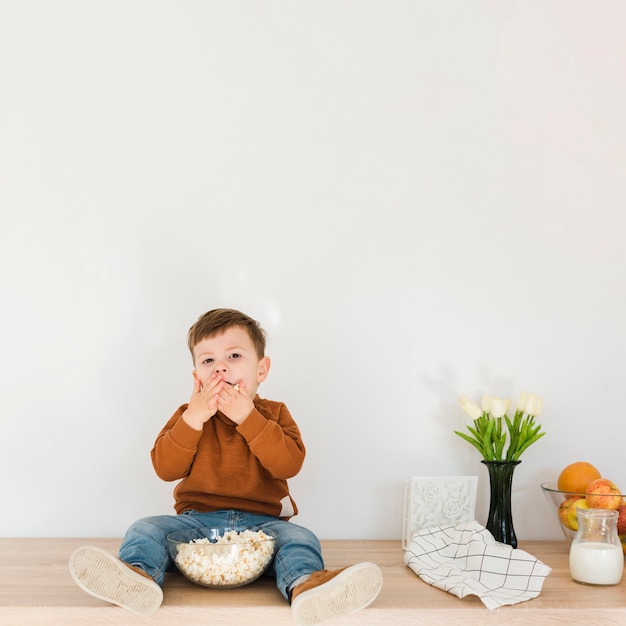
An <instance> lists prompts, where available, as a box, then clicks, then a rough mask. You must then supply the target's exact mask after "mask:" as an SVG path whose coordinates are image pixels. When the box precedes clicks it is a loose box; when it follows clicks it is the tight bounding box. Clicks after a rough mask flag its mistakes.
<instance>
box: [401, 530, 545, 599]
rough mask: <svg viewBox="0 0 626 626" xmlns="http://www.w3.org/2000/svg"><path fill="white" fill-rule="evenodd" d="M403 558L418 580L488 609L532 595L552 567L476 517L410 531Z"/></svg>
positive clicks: (536, 593) (533, 595)
mask: <svg viewBox="0 0 626 626" xmlns="http://www.w3.org/2000/svg"><path fill="white" fill-rule="evenodd" d="M404 562H405V564H406V565H407V566H408V567H410V568H411V569H412V570H413V571H414V572H415V573H416V574H417V575H418V576H419V577H420V578H421V579H422V580H423V581H425V582H427V583H428V584H429V585H432V586H433V587H437V588H439V589H443V590H444V591H448V592H450V593H452V594H454V595H455V596H458V597H459V598H464V597H465V596H466V595H476V596H478V597H479V598H480V599H481V600H482V602H483V603H484V605H485V606H486V607H487V608H488V609H495V608H497V607H499V606H503V605H506V604H517V603H518V602H523V601H524V600H530V599H531V598H536V597H537V596H538V595H539V593H540V592H541V587H542V586H543V581H544V579H545V577H546V576H547V575H548V574H549V573H550V572H551V571H552V569H551V568H550V567H548V566H547V565H546V564H545V563H542V562H541V561H539V560H538V559H536V558H535V557H534V556H532V555H531V554H528V552H524V551H523V550H518V549H514V548H512V547H511V546H509V545H506V544H504V543H499V542H497V541H496V540H495V539H494V538H493V535H492V534H491V533H490V532H489V531H488V530H487V529H486V528H484V527H483V526H481V525H480V524H479V523H478V522H476V521H473V522H469V523H467V524H460V525H457V526H438V527H435V528H425V529H422V530H420V531H418V532H416V533H415V534H414V535H413V537H412V538H411V541H410V542H409V544H408V546H407V549H406V552H405V553H404Z"/></svg>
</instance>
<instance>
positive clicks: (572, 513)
mask: <svg viewBox="0 0 626 626" xmlns="http://www.w3.org/2000/svg"><path fill="white" fill-rule="evenodd" d="M588 508H589V503H588V502H587V498H578V499H577V500H574V502H572V503H571V504H570V505H569V507H568V508H567V527H568V528H571V529H572V530H578V509H588Z"/></svg>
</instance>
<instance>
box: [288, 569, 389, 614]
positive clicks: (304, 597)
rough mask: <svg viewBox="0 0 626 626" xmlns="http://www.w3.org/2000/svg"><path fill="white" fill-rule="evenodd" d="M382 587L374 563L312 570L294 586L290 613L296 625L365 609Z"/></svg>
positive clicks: (378, 572) (381, 576)
mask: <svg viewBox="0 0 626 626" xmlns="http://www.w3.org/2000/svg"><path fill="white" fill-rule="evenodd" d="M382 586H383V574H382V572H381V570H380V567H378V565H376V564H375V563H357V564H356V565H352V566H350V567H346V568H344V569H342V570H335V571H328V570H322V571H319V572H313V573H312V574H311V575H310V576H309V578H307V579H306V580H305V581H304V582H303V583H301V584H299V585H298V586H297V587H295V588H294V590H293V593H292V596H291V613H292V615H293V618H294V620H295V621H296V624H298V625H299V626H310V625H311V624H319V623H320V622H322V621H324V620H327V619H330V618H331V617H337V616H339V615H346V614H347V613H354V612H356V611H360V610H361V609H364V608H365V607H366V606H368V605H369V604H371V603H372V602H373V601H374V600H375V599H376V597H377V596H378V594H379V593H380V590H381V588H382Z"/></svg>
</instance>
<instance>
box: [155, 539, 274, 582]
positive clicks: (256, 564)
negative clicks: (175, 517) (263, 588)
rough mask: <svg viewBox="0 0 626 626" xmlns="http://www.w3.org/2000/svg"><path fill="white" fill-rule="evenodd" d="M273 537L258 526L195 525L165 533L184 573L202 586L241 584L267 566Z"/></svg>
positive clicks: (175, 558) (177, 563) (175, 561)
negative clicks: (199, 526)
mask: <svg viewBox="0 0 626 626" xmlns="http://www.w3.org/2000/svg"><path fill="white" fill-rule="evenodd" d="M275 543H276V539H275V537H273V536H272V535H270V534H269V533H266V532H264V531H262V530H260V529H242V530H240V531H238V530H236V529H234V528H196V529H192V530H180V531H178V532H175V533H172V534H170V535H168V537H167V544H168V548H169V553H170V556H171V557H172V560H173V561H174V563H175V564H176V567H177V568H178V570H179V571H180V573H181V574H183V576H185V577H186V578H188V579H189V580H190V581H191V582H193V583H196V584H197V585H200V586H202V587H217V588H220V589H227V588H233V587H243V586H244V585H247V584H249V583H251V582H252V581H254V580H256V579H257V578H259V576H261V575H262V574H263V573H264V572H265V571H266V570H267V568H268V567H269V565H270V563H271V561H272V558H273V556H274V550H275Z"/></svg>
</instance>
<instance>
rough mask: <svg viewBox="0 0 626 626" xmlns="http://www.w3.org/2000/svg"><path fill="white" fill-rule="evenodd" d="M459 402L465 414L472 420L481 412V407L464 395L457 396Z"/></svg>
mask: <svg viewBox="0 0 626 626" xmlns="http://www.w3.org/2000/svg"><path fill="white" fill-rule="evenodd" d="M459 404H460V405H461V408H462V409H463V411H464V412H465V413H466V415H469V417H471V418H472V419H473V420H477V419H478V418H479V417H480V416H481V415H482V414H483V411H482V409H481V408H480V407H479V406H478V405H477V404H476V403H475V402H473V401H472V400H470V399H469V398H468V397H467V396H466V395H462V396H460V397H459Z"/></svg>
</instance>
